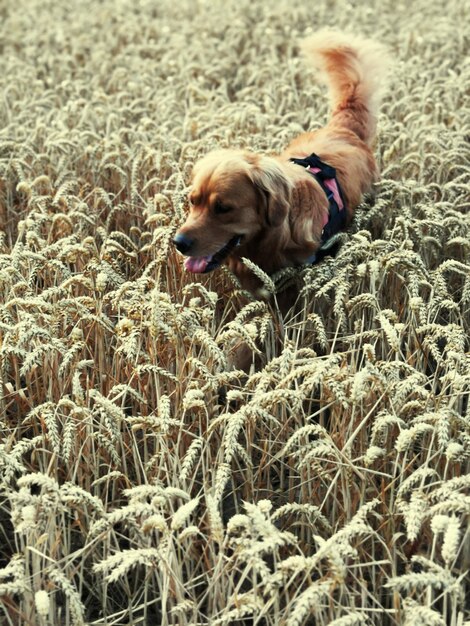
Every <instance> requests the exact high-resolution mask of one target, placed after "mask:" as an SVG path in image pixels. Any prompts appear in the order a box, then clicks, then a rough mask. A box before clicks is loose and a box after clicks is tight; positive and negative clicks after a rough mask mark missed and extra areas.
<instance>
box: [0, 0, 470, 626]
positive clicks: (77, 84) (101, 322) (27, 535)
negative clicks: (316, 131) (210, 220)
mask: <svg viewBox="0 0 470 626" xmlns="http://www.w3.org/2000/svg"><path fill="white" fill-rule="evenodd" d="M468 21H469V15H468V11H467V14H465V3H464V2H461V1H460V0H447V1H446V2H437V1H425V0H418V1H417V2H415V3H413V4H412V5H409V3H402V4H397V3H396V2H392V1H391V0H385V1H384V2H382V1H379V0H377V1H375V2H370V3H363V4H360V3H357V6H356V3H354V5H353V4H349V3H347V2H344V1H343V0H338V2H334V3H332V2H328V3H327V2H326V1H325V2H319V3H313V4H312V3H311V2H310V3H306V2H304V1H302V2H301V1H300V0H279V1H276V2H270V3H268V2H261V1H258V2H250V1H249V0H226V1H225V2H218V1H217V2H213V3H210V2H204V1H202V0H200V1H199V2H198V1H196V0H191V1H189V0H188V1H186V0H175V1H171V2H170V1H169V0H160V1H157V0H152V1H150V0H141V1H139V2H134V1H133V0H127V1H125V0H119V1H116V2H111V1H110V0H104V1H103V2H101V3H96V2H91V1H89V0H84V1H83V2H80V3H77V4H76V5H73V4H72V3H65V2H49V1H48V0H46V1H45V2H37V1H35V0H17V1H15V2H13V0H7V2H6V4H3V5H2V7H1V8H0V24H1V25H0V29H1V31H2V32H1V35H2V36H1V38H0V42H1V43H0V49H1V53H2V55H1V57H0V84H1V87H2V94H3V95H2V98H1V100H0V120H1V127H2V128H1V130H0V209H1V214H0V228H1V256H0V289H1V301H0V341H1V344H0V376H1V389H2V394H1V398H0V402H1V405H0V410H1V422H0V429H1V436H2V439H1V447H0V468H1V470H0V471H1V474H0V481H1V491H0V493H1V496H0V498H1V500H0V517H1V520H2V538H1V552H0V557H1V560H2V562H1V564H0V566H1V568H2V569H0V607H1V611H2V612H3V615H2V617H1V618H0V621H1V623H2V624H5V625H8V626H10V625H18V624H22V625H23V624H24V625H30V626H44V625H46V624H51V625H52V624H54V625H55V624H61V625H62V624H63V625H69V624H70V625H71V624H77V625H78V624H84V623H88V624H92V625H96V626H98V625H107V626H111V625H116V626H117V625H124V624H136V625H137V624H141V625H149V626H150V625H154V624H162V625H169V624H174V625H182V626H189V625H190V624H192V625H196V624H197V625H199V626H203V625H204V626H205V625H207V626H209V625H211V626H212V625H214V626H215V625H222V624H235V623H238V624H257V625H266V626H297V625H301V624H315V625H316V626H326V625H327V624H328V625H330V626H333V625H334V626H353V625H356V624H369V625H372V624H377V625H382V624H391V625H395V626H398V625H401V624H404V625H408V626H410V625H412V626H421V625H427V626H438V625H439V626H441V625H442V626H444V625H449V626H462V625H463V624H464V623H465V620H467V623H468V620H470V615H469V612H468V605H467V607H466V604H465V592H467V593H468V591H469V588H468V574H467V572H468V569H469V567H470V551H469V548H468V546H469V541H470V536H469V530H468V529H469V523H468V522H469V514H470V477H469V475H468V468H469V457H470V408H469V407H470V405H469V402H468V396H469V389H470V374H469V372H470V358H469V326H470V324H469V321H470V315H469V308H470V263H469V248H470V243H469V242H470V219H469V212H468V209H469V192H470V167H469V163H470V159H469V156H470V155H469V149H468V146H469V143H468V140H469V136H470V135H469V133H470V108H469V100H468V85H469V83H470V65H469V62H468V59H469V54H468V53H469V45H468V32H467V35H464V32H463V31H464V26H465V24H468ZM324 25H334V26H335V27H336V28H340V29H341V28H344V29H346V30H349V31H352V32H357V33H362V34H365V35H368V36H373V37H376V38H378V39H380V40H381V41H383V42H385V43H386V44H387V45H388V46H389V48H390V49H391V51H392V52H393V55H394V57H395V59H396V61H397V62H396V65H395V67H394V70H393V75H392V77H391V84H390V88H389V92H388V95H387V98H386V101H385V103H384V106H383V109H382V116H381V119H380V125H379V131H380V138H379V142H378V145H377V152H378V155H379V159H380V162H381V169H382V181H381V182H380V184H379V185H378V188H377V192H378V196H377V201H376V203H375V206H373V207H372V206H367V205H364V206H363V207H361V208H360V210H359V211H358V215H357V219H356V221H355V224H354V225H353V227H352V228H351V229H350V231H349V232H348V233H346V234H344V235H342V237H341V239H342V242H343V245H342V247H341V249H340V252H339V254H338V256H337V257H336V258H334V259H332V258H329V259H326V260H325V261H324V262H322V263H321V264H319V265H317V266H315V267H311V268H304V269H303V270H298V271H295V272H294V271H287V272H284V273H283V274H281V275H279V276H277V277H273V279H274V281H275V282H276V283H277V284H281V283H284V282H286V281H287V282H288V281H292V280H297V281H298V282H299V284H300V286H301V289H302V295H303V309H302V313H300V314H297V315H291V316H290V317H289V318H287V319H285V320H280V319H279V316H278V314H277V313H276V311H275V310H273V309H271V308H270V307H268V306H267V305H266V304H265V303H263V302H256V301H252V300H250V298H249V296H248V295H247V294H243V293H242V292H241V291H240V289H239V288H238V287H237V285H236V284H235V283H234V279H233V278H232V277H230V276H229V275H228V272H226V271H223V270H221V271H218V272H216V273H214V274H213V275H211V276H210V277H208V278H204V279H203V280H202V282H192V280H193V278H192V277H191V276H190V275H187V274H185V273H184V272H183V270H182V264H181V259H180V258H179V257H178V256H176V255H175V254H174V252H173V250H172V248H171V246H170V245H169V240H170V238H171V236H172V233H173V232H174V230H175V228H176V226H177V225H178V224H179V223H181V221H182V216H183V214H184V211H185V200H184V197H185V189H186V186H187V184H188V181H189V173H190V170H191V167H192V164H193V162H194V160H195V159H196V158H198V157H199V156H200V155H202V154H203V153H205V152H206V151H207V150H208V149H211V148H213V147H216V146H218V147H227V146H234V145H235V146H250V147H252V148H254V149H257V150H266V151H275V150H278V149H280V148H282V147H283V146H284V145H285V144H286V142H287V141H288V139H290V138H291V137H292V136H294V135H295V134H296V133H297V132H299V131H300V130H301V129H307V128H316V127H318V126H319V125H321V124H323V123H324V121H325V118H326V112H327V101H326V97H325V94H324V92H323V90H322V89H321V88H320V87H319V86H317V85H316V84H315V83H314V76H313V75H312V74H311V73H309V72H308V71H306V70H304V68H303V66H302V63H301V61H300V59H299V57H298V55H297V52H296V47H295V46H296V40H297V39H298V37H299V36H301V35H303V34H304V33H306V32H307V30H308V29H310V30H311V29H316V28H317V27H320V26H324ZM267 286H268V287H269V288H270V285H267ZM276 336H281V338H282V350H279V349H278V348H277V347H276V346H277V345H278V344H277V342H276V341H275V338H276ZM238 340H244V341H248V342H251V344H252V345H253V347H254V348H255V349H257V350H259V351H260V353H261V354H262V355H266V362H265V364H264V366H263V367H262V368H261V369H260V371H258V372H256V373H253V374H252V375H251V376H249V377H246V376H245V375H243V374H242V373H241V372H237V371H229V367H228V362H229V359H230V346H231V345H232V344H233V342H234V341H238ZM221 390H222V391H223V393H222V392H221Z"/></svg>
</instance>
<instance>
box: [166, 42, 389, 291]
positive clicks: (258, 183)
mask: <svg viewBox="0 0 470 626" xmlns="http://www.w3.org/2000/svg"><path fill="white" fill-rule="evenodd" d="M302 49H303V52H304V53H305V55H306V56H307V59H308V60H309V61H310V63H311V64H312V65H313V66H314V67H315V68H316V69H317V70H319V71H320V73H321V76H322V77H323V79H324V81H325V82H326V83H327V84H328V86H329V91H330V96H331V104H332V112H331V117H330V120H329V122H328V124H327V125H326V126H325V127H324V128H322V129H320V130H317V131H314V132H306V133H303V134H302V135H300V136H298V137H296V138H295V139H294V140H293V141H292V142H291V143H290V145H289V146H288V147H287V148H286V149H285V150H284V152H283V153H282V154H280V155H278V156H264V155H259V154H254V153H251V152H248V151H245V150H218V151H215V152H211V153H209V154H208V155H207V156H205V157H204V158H203V159H201V160H200V161H199V162H198V163H197V164H196V166H195V168H194V173H193V181H192V189H191V193H190V202H191V208H190V211H189V216H188V218H187V220H186V222H185V223H184V224H183V226H182V227H181V229H180V230H179V231H178V233H177V235H180V236H183V237H185V238H186V239H187V240H188V241H191V244H192V245H191V249H190V250H189V251H188V252H187V255H189V254H190V255H191V257H197V258H199V257H203V256H207V255H213V254H214V253H216V252H217V251H218V250H220V249H221V248H223V246H224V245H225V244H227V242H228V241H229V240H231V239H232V238H233V237H234V236H235V235H241V236H242V241H241V245H240V246H239V247H238V248H236V249H235V250H233V251H232V252H231V254H230V255H229V256H228V258H227V259H226V260H225V262H226V263H228V265H229V266H230V268H231V269H232V270H233V271H234V272H235V274H236V275H237V276H238V277H239V278H240V280H241V281H242V284H244V285H245V286H246V287H247V288H248V289H251V290H255V289H256V287H257V285H258V283H257V281H256V279H254V277H253V276H252V275H250V272H249V271H248V270H247V269H246V268H245V267H244V266H243V264H242V262H241V257H247V258H249V259H250V260H252V261H254V262H255V263H256V264H257V265H259V266H260V267H261V268H262V269H263V270H264V271H265V272H267V273H272V272H274V271H276V270H279V269H281V268H284V267H288V266H295V265H300V264H302V263H304V262H305V261H306V260H307V259H308V258H309V257H310V256H311V255H312V254H313V253H314V252H315V250H316V249H318V247H319V244H320V238H321V231H322V226H323V219H324V215H325V212H327V211H328V200H327V198H326V196H325V193H324V192H323V190H322V189H321V187H320V185H319V184H318V182H317V181H316V180H315V178H314V177H313V176H312V175H311V174H309V173H308V172H307V171H306V170H304V169H303V168H302V167H300V166H299V165H296V164H293V163H291V162H289V159H290V158H291V157H304V156H308V155H310V154H311V153H312V152H314V153H316V154H317V155H318V156H319V157H320V158H321V159H322V160H323V161H325V162H326V163H328V164H329V165H332V166H333V167H334V168H336V172H337V178H338V181H339V183H340V185H341V188H342V191H343V196H344V199H345V202H346V206H347V216H348V222H349V221H350V220H351V218H352V215H353V211H354V208H355V207H356V206H357V205H358V204H359V203H360V201H361V197H362V195H363V193H364V192H365V191H367V190H369V189H370V188H371V186H372V184H373V183H374V181H376V179H377V175H378V172H377V166H376V163H375V159H374V156H373V153H372V150H371V147H372V143H373V141H374V137H375V127H376V115H377V107H378V104H379V85H380V82H381V80H382V78H383V76H384V73H385V70H386V64H387V60H386V55H385V53H384V50H383V49H382V47H381V46H380V45H379V44H377V43H375V42H372V41H369V40H365V39H360V38H358V37H352V36H347V35H344V34H340V33H334V32H321V33H318V34H316V35H313V36H312V37H310V38H308V39H306V40H304V41H303V42H302ZM221 206H222V209H223V210H221V209H220V207H221Z"/></svg>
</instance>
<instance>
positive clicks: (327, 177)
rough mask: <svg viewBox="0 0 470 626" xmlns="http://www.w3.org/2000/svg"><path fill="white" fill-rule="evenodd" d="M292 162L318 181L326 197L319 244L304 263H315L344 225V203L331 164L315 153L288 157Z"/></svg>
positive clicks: (331, 244) (323, 254) (332, 242)
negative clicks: (299, 157)
mask: <svg viewBox="0 0 470 626" xmlns="http://www.w3.org/2000/svg"><path fill="white" fill-rule="evenodd" d="M290 161H292V163H295V164H296V165H301V166H302V167H304V168H305V169H306V170H307V171H308V172H309V173H310V174H312V176H314V178H315V179H316V181H317V182H318V184H319V185H320V187H321V188H322V189H323V191H324V192H325V194H326V197H327V198H328V202H329V207H328V215H326V216H325V220H324V222H323V230H322V234H321V246H320V248H319V249H318V250H317V251H316V253H315V254H313V255H312V256H311V257H309V258H308V259H307V261H306V263H312V264H313V263H316V262H317V261H319V260H320V258H321V257H323V256H325V252H326V251H327V250H328V249H329V248H330V247H331V246H333V245H334V243H335V241H330V240H331V239H332V237H333V236H334V235H336V234H337V233H338V232H339V231H340V230H342V229H343V228H344V227H345V225H346V203H345V201H344V198H343V193H342V191H341V187H340V186H339V182H338V179H337V178H336V170H335V168H334V167H331V165H328V164H327V163H323V161H322V160H321V159H320V157H318V156H317V155H316V154H311V155H310V156H308V157H305V158H302V159H290Z"/></svg>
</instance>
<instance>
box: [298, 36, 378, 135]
mask: <svg viewBox="0 0 470 626" xmlns="http://www.w3.org/2000/svg"><path fill="white" fill-rule="evenodd" d="M301 47H302V50H303V52H304V54H305V55H306V56H307V58H308V61H309V62H310V63H311V64H312V65H313V66H314V67H315V68H316V69H318V70H319V71H320V77H321V79H322V80H323V82H325V83H326V84H327V85H328V87H329V90H330V95H331V104H332V114H331V120H330V122H329V125H330V126H333V127H334V126H336V127H342V128H348V129H350V130H352V131H353V132H354V133H355V134H356V135H358V137H360V138H361V139H362V140H363V141H365V142H366V143H367V144H370V143H371V142H372V141H373V139H374V136H375V127H376V123H377V112H378V108H379V105H380V100H381V87H382V85H383V83H384V79H385V76H386V73H387V70H388V66H389V58H388V54H387V52H386V50H385V48H384V47H383V46H382V45H381V44H379V43H376V42H375V41H372V40H370V39H362V38H361V37H355V36H352V35H346V34H343V33H338V32H335V31H320V32H318V33H316V34H315V35H312V36H311V37H308V38H307V39H304V40H303V42H301Z"/></svg>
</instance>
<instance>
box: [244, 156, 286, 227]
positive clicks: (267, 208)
mask: <svg viewBox="0 0 470 626" xmlns="http://www.w3.org/2000/svg"><path fill="white" fill-rule="evenodd" d="M250 174H251V179H252V181H253V183H254V185H255V188H256V190H257V191H258V193H259V195H260V196H261V204H262V210H263V212H264V215H265V219H266V223H267V224H268V226H280V225H281V224H282V222H283V221H284V220H285V218H286V216H287V214H288V211H289V202H290V197H291V190H292V183H291V182H290V180H289V178H288V177H287V176H286V174H285V173H284V171H283V170H282V167H281V166H280V165H279V163H277V161H275V160H274V159H272V158H269V157H261V158H260V159H259V160H257V161H256V162H255V163H253V164H252V166H251V168H250Z"/></svg>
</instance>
